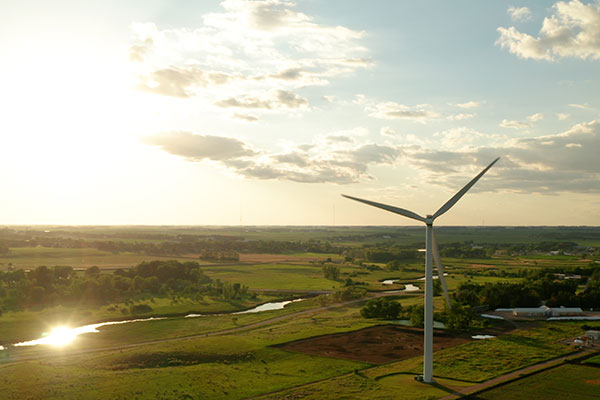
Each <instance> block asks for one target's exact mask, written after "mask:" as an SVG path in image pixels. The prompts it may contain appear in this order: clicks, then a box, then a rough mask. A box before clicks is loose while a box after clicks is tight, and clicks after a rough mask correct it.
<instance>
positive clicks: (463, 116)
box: [446, 113, 475, 121]
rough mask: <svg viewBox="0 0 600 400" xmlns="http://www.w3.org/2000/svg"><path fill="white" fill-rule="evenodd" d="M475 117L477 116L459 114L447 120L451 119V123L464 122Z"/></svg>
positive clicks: (449, 116)
mask: <svg viewBox="0 0 600 400" xmlns="http://www.w3.org/2000/svg"><path fill="white" fill-rule="evenodd" d="M473 117H475V114H466V113H459V114H454V115H448V116H447V117H446V119H449V120H450V121H462V120H465V119H471V118H473Z"/></svg>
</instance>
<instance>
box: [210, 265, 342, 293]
mask: <svg viewBox="0 0 600 400" xmlns="http://www.w3.org/2000/svg"><path fill="white" fill-rule="evenodd" d="M202 271H203V272H204V273H205V274H206V275H208V276H209V277H210V278H212V279H214V280H216V279H220V280H222V281H226V282H231V283H237V282H239V283H242V284H244V285H246V286H248V287H249V288H251V289H282V290H285V289H293V290H298V289H303V290H332V289H336V288H339V287H341V285H342V283H341V282H337V281H333V280H329V279H325V277H324V276H323V270H322V268H321V266H320V265H313V264H307V265H298V264H254V265H223V266H206V267H203V268H202Z"/></svg>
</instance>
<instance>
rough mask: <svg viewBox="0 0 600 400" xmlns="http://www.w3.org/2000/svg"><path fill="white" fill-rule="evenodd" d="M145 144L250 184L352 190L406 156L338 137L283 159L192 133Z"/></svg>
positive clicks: (385, 147)
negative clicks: (275, 182)
mask: <svg viewBox="0 0 600 400" xmlns="http://www.w3.org/2000/svg"><path fill="white" fill-rule="evenodd" d="M355 131H356V132H361V131H362V129H356V130H355ZM356 137H360V135H359V136H356ZM144 142H145V143H146V144H148V145H152V146H156V147H159V148H160V149H162V150H164V151H166V152H167V153H170V154H173V155H177V156H180V157H183V158H185V159H187V160H190V161H196V162H200V161H204V160H210V161H213V162H216V163H218V164H219V165H221V166H223V167H225V168H227V169H229V170H230V171H232V172H234V173H235V174H237V175H240V176H243V177H246V178H251V179H279V180H288V181H294V182H303V183H336V184H347V183H355V182H358V181H361V180H369V179H374V178H373V177H372V176H371V175H369V173H368V169H369V166H371V165H391V164H393V163H394V162H395V160H396V159H397V158H398V157H399V156H400V154H401V150H400V148H399V147H398V146H390V145H380V144H376V143H364V142H357V141H356V139H354V138H353V137H348V136H344V135H340V134H337V133H333V134H330V135H325V136H322V137H317V138H316V139H315V140H314V141H313V143H301V144H296V145H291V146H288V147H289V148H288V149H286V151H284V152H279V153H277V152H266V151H257V150H254V149H252V147H251V146H250V145H248V144H247V143H244V142H242V141H240V140H238V139H234V138H228V137H220V136H211V135H198V134H193V133H189V132H170V133H165V134H160V135H154V136H150V137H147V138H146V139H145V140H144Z"/></svg>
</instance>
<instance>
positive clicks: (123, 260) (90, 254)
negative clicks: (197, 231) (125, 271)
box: [0, 247, 203, 270]
mask: <svg viewBox="0 0 600 400" xmlns="http://www.w3.org/2000/svg"><path fill="white" fill-rule="evenodd" d="M156 259H176V260H180V261H182V262H183V261H190V260H193V261H196V262H199V263H200V264H202V263H203V262H202V261H200V260H199V259H197V258H193V259H192V258H190V257H158V256H148V255H143V254H136V253H118V254H115V253H111V252H108V251H102V250H98V249H91V248H83V249H62V248H53V247H14V248H11V249H10V252H9V254H7V255H3V256H0V269H2V270H6V268H7V267H8V266H9V264H12V267H14V268H16V269H30V268H35V267H39V266H40V265H45V266H47V267H52V266H55V265H66V266H70V267H73V268H76V269H77V268H88V267H91V266H94V265H95V266H97V267H100V268H129V267H132V266H135V265H137V264H139V263H141V262H142V261H151V260H156Z"/></svg>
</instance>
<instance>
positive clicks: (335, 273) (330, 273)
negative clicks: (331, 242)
mask: <svg viewBox="0 0 600 400" xmlns="http://www.w3.org/2000/svg"><path fill="white" fill-rule="evenodd" d="M323 276H325V278H326V279H331V280H333V281H337V280H338V278H339V277H340V269H339V268H338V267H336V266H335V265H323Z"/></svg>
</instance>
